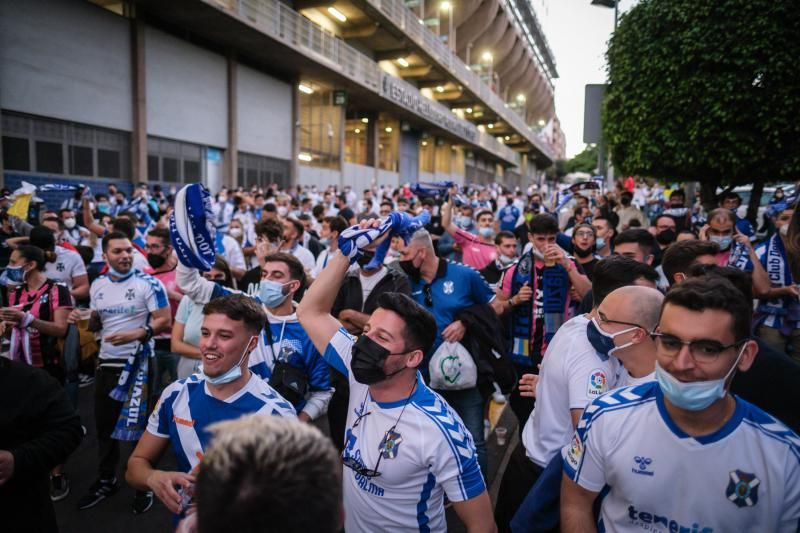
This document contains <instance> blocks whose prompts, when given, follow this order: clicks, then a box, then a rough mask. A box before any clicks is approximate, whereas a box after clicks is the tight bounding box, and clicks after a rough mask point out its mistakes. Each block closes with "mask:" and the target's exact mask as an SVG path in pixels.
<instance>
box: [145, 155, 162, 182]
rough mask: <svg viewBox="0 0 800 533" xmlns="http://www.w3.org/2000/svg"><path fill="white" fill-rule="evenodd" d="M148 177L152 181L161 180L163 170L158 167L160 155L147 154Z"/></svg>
mask: <svg viewBox="0 0 800 533" xmlns="http://www.w3.org/2000/svg"><path fill="white" fill-rule="evenodd" d="M147 179H149V180H150V181H161V171H160V170H159V168H158V156H157V155H148V156H147Z"/></svg>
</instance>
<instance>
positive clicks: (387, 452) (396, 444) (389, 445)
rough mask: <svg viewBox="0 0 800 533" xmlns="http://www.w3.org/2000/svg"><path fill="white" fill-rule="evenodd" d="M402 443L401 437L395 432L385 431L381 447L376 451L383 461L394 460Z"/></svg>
mask: <svg viewBox="0 0 800 533" xmlns="http://www.w3.org/2000/svg"><path fill="white" fill-rule="evenodd" d="M401 442H403V436H402V435H400V433H398V432H396V431H387V432H386V435H384V436H383V440H382V441H381V445H380V447H379V448H378V451H379V452H381V455H382V456H383V458H384V459H394V458H395V457H397V452H398V451H399V450H400V443H401Z"/></svg>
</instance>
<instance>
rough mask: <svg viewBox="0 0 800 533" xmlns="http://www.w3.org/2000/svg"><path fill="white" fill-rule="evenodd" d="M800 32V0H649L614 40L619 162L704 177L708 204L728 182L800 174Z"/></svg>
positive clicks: (611, 130) (625, 167) (609, 125)
mask: <svg viewBox="0 0 800 533" xmlns="http://www.w3.org/2000/svg"><path fill="white" fill-rule="evenodd" d="M798 35H800V8H798V5H797V2H796V1H795V0H642V1H641V2H640V3H639V4H638V5H637V6H636V7H634V8H633V9H631V10H630V11H628V12H627V13H626V14H625V15H623V16H622V18H621V19H620V22H619V26H618V28H617V30H616V32H615V33H614V35H613V37H612V39H611V41H610V43H609V47H608V52H607V59H608V78H609V87H608V89H607V91H606V99H605V102H604V110H603V130H604V135H605V139H606V142H607V143H608V145H609V147H610V150H611V154H612V160H613V161H614V165H615V166H616V168H617V169H618V170H620V171H621V172H620V174H639V175H648V176H653V177H656V178H661V179H665V180H669V181H685V180H690V181H699V182H700V183H701V186H702V189H701V191H702V192H701V194H702V199H703V202H704V203H705V204H711V203H715V200H716V198H715V195H716V189H717V187H719V186H722V185H737V184H743V183H753V184H754V186H757V188H758V189H760V188H761V187H762V186H763V184H764V183H765V182H768V181H777V180H791V179H795V178H796V177H797V176H798V174H800V70H799V69H798V65H797V58H798V57H800V38H799V37H798ZM754 192H755V191H754ZM759 196H760V195H759ZM753 197H754V201H755V202H757V201H758V197H756V195H755V194H754V195H753ZM756 205H757V204H756ZM756 205H754V204H753V202H751V208H753V207H755V206H756ZM753 215H755V212H753Z"/></svg>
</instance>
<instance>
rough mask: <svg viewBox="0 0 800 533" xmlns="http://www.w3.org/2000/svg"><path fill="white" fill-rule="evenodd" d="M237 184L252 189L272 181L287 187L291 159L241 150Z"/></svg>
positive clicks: (265, 185) (283, 187)
mask: <svg viewBox="0 0 800 533" xmlns="http://www.w3.org/2000/svg"><path fill="white" fill-rule="evenodd" d="M237 160H238V161H239V168H238V172H237V173H236V175H237V177H238V182H237V185H238V186H240V187H245V188H247V189H250V188H252V187H267V186H269V185H270V184H271V183H276V184H278V187H280V188H282V189H285V188H287V187H288V186H289V161H287V160H285V159H276V158H273V157H266V156H261V155H254V154H247V153H243V152H239V154H238V157H237Z"/></svg>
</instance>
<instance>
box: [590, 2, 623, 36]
mask: <svg viewBox="0 0 800 533" xmlns="http://www.w3.org/2000/svg"><path fill="white" fill-rule="evenodd" d="M592 5H593V6H601V7H613V8H614V31H617V15H618V12H619V0H592Z"/></svg>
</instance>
